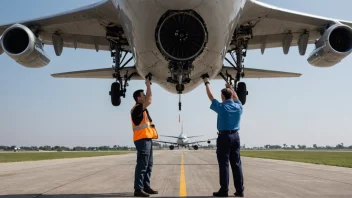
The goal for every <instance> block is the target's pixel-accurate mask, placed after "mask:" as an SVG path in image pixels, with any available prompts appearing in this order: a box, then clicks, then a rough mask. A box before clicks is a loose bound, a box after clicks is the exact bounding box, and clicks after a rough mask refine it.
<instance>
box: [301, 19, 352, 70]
mask: <svg viewBox="0 0 352 198" xmlns="http://www.w3.org/2000/svg"><path fill="white" fill-rule="evenodd" d="M315 46H316V49H315V50H314V51H313V52H312V53H311V54H310V55H309V57H308V59H307V61H308V62H309V64H311V65H313V66H316V67H331V66H334V65H336V64H337V63H339V62H340V61H341V60H342V59H344V58H345V57H347V56H348V55H349V54H350V53H351V52H352V29H351V28H350V27H349V26H346V25H342V24H335V25H333V26H331V27H330V28H328V29H327V30H326V31H325V32H324V34H323V36H322V37H321V38H320V39H319V40H318V41H317V42H316V43H315Z"/></svg>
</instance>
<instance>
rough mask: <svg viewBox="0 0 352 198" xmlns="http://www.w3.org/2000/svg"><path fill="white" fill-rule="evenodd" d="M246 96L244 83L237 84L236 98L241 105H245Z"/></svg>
mask: <svg viewBox="0 0 352 198" xmlns="http://www.w3.org/2000/svg"><path fill="white" fill-rule="evenodd" d="M247 95H248V91H247V87H246V83H244V82H239V83H238V85H237V96H238V98H239V99H240V101H241V103H242V105H244V104H246V98H247Z"/></svg>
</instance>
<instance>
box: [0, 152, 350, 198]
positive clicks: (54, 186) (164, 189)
mask: <svg viewBox="0 0 352 198" xmlns="http://www.w3.org/2000/svg"><path fill="white" fill-rule="evenodd" d="M242 163H243V171H244V185H245V197H265V198H267V197H270V198H272V197H288V198H291V197H292V198H293V197H309V198H313V197H346V198H347V197H349V198H351V197H352V169H351V168H340V167H333V166H322V165H313V164H305V163H297V162H287V161H277V160H267V159H256V158H245V157H243V158H242ZM135 164H136V155H135V154H127V155H116V156H104V157H92V158H75V159H58V160H45V161H33V162H15V163H0V198H15V197H16V198H17V197H24V198H27V197H28V198H29V197H39V198H59V197H60V198H61V197H68V198H103V197H109V198H110V197H132V196H133V181H134V168H135ZM230 173H231V172H230ZM151 180H152V181H151V184H152V188H154V189H155V190H158V191H159V194H158V195H152V196H151V197H179V196H180V195H181V196H188V197H208V196H210V197H211V196H212V192H213V191H217V190H218V189H219V188H220V186H219V175H218V164H217V160H216V153H215V150H211V151H206V150H197V151H194V150H191V151H189V150H181V149H180V150H177V149H176V150H173V151H170V150H164V151H154V168H153V173H152V179H151ZM229 187H230V191H229V196H234V195H233V193H234V191H235V189H234V187H233V180H232V175H231V176H230V186H229Z"/></svg>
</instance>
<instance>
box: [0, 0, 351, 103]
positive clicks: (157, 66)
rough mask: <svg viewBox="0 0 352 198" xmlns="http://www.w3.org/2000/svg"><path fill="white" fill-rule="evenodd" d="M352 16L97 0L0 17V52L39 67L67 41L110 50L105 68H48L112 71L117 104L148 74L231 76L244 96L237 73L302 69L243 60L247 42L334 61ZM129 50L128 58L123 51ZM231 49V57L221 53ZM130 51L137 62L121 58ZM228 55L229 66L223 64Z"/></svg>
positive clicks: (346, 45) (202, 0)
mask: <svg viewBox="0 0 352 198" xmlns="http://www.w3.org/2000/svg"><path fill="white" fill-rule="evenodd" d="M351 27H352V22H350V21H344V20H335V19H329V18H326V17H318V16H314V15H308V14H302V13H298V12H294V11H289V10H286V9H281V8H277V7H273V6H271V5H268V4H265V3H262V2H260V1H256V0H221V1H214V0H177V1H174V0H154V1H148V0H145V1H133V0H132V1H131V0H102V1H101V2H98V3H95V4H92V5H89V6H85V7H81V8H79V9H76V10H72V11H70V12H64V13H61V14H58V15H52V16H48V17H43V18H38V19H34V20H26V21H21V22H17V23H9V24H4V25H0V36H1V43H0V44H1V45H0V55H1V54H2V53H6V54H7V55H8V56H9V57H10V58H12V59H13V60H15V61H16V62H17V63H18V64H21V65H22V66H25V67H29V68H40V67H44V66H46V65H48V64H49V63H50V58H49V56H48V55H47V54H46V53H45V51H44V48H43V47H44V44H46V45H52V46H53V48H54V50H55V54H56V56H60V55H61V54H62V52H63V49H64V47H68V48H75V49H77V48H78V49H91V50H96V51H97V52H98V51H99V50H105V51H110V52H111V57H112V59H113V64H114V65H113V66H112V67H110V68H102V69H94V70H85V71H73V72H65V73H57V74H52V76H53V77H64V78H66V77H68V78H98V79H114V80H115V82H113V83H112V85H111V88H110V92H109V94H110V96H111V103H112V105H113V106H120V104H121V99H122V97H124V98H125V96H126V89H127V86H128V82H129V81H131V80H144V79H146V78H150V79H151V80H152V82H153V83H156V84H158V85H159V86H160V87H162V88H163V89H165V90H166V91H168V92H170V93H173V94H178V95H179V104H178V106H179V110H181V95H182V94H186V93H189V92H190V91H192V90H193V89H195V88H196V87H197V86H199V85H200V84H202V83H203V80H202V78H203V77H205V76H209V79H210V80H213V79H215V80H222V79H223V80H224V81H225V82H227V83H229V84H231V85H232V86H233V87H234V89H235V91H236V92H237V95H238V97H239V100H240V101H241V102H242V104H243V105H245V104H246V98H247V95H248V91H247V87H246V84H245V83H244V82H242V79H247V78H256V79H258V78H286V77H299V76H301V74H299V73H291V72H283V71H271V70H262V69H254V68H248V67H247V66H246V67H244V59H245V57H246V55H247V50H255V49H260V50H261V52H262V54H264V51H265V49H266V48H278V47H280V48H282V49H283V53H284V54H288V52H289V49H290V47H291V46H297V49H298V53H299V54H300V55H301V56H303V55H305V53H306V49H307V46H308V45H309V44H314V45H315V49H314V50H313V51H312V52H311V54H310V55H309V56H308V58H307V62H308V63H309V64H310V65H312V66H315V67H332V66H334V65H336V64H338V63H339V62H341V61H342V60H343V59H344V58H346V57H347V56H349V55H350V54H351V52H352V28H351ZM128 53H130V54H131V55H132V57H131V58H129V59H128V60H126V61H125V58H126V55H127V54H128ZM227 54H228V55H229V57H231V59H232V61H233V63H232V62H231V61H230V60H229V59H228V58H226V55H227ZM132 59H134V60H135V65H134V66H132V67H130V66H126V65H127V64H128V63H129V62H130V61H131V60H132ZM224 61H226V62H227V63H228V64H229V65H230V66H224V64H223V62H224Z"/></svg>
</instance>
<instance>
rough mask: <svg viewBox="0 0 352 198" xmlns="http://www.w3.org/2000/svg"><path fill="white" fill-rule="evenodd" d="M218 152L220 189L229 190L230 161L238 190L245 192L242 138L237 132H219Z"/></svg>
mask: <svg viewBox="0 0 352 198" xmlns="http://www.w3.org/2000/svg"><path fill="white" fill-rule="evenodd" d="M216 144H217V149H216V154H217V158H218V163H219V175H220V186H221V188H220V191H222V192H228V190H229V189H228V186H229V161H230V164H231V169H232V176H233V181H234V185H235V189H236V192H238V193H241V192H243V190H244V188H243V174H242V164H241V157H240V138H239V135H238V132H236V133H219V136H218V138H217V140H216Z"/></svg>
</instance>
